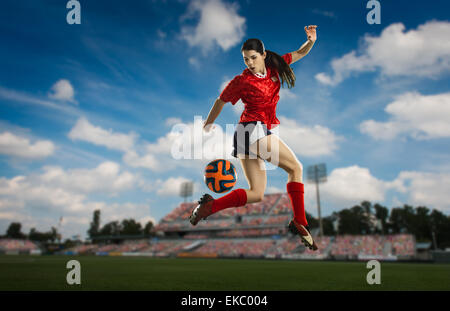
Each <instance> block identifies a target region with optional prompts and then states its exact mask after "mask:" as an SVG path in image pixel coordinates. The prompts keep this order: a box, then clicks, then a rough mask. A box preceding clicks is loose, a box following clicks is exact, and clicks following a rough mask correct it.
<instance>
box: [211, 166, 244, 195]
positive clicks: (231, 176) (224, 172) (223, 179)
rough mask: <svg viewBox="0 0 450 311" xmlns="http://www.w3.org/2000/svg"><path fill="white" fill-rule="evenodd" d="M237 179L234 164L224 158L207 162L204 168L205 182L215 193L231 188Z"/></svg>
mask: <svg viewBox="0 0 450 311" xmlns="http://www.w3.org/2000/svg"><path fill="white" fill-rule="evenodd" d="M236 181H237V174H236V169H235V168H234V165H233V164H232V163H231V162H230V161H228V160H224V159H217V160H214V161H212V162H209V163H208V165H207V166H206V168H205V184H206V186H208V188H209V189H210V190H211V191H213V192H215V193H223V192H227V191H229V190H231V189H232V188H233V187H234V185H235V184H236Z"/></svg>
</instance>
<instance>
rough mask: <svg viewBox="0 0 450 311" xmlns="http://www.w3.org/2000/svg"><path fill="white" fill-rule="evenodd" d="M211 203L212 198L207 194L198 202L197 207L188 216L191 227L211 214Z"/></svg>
mask: <svg viewBox="0 0 450 311" xmlns="http://www.w3.org/2000/svg"><path fill="white" fill-rule="evenodd" d="M213 201H214V198H213V197H212V196H210V195H209V194H207V193H205V194H204V195H203V197H202V198H201V199H200V200H199V201H198V204H199V205H197V207H196V208H194V209H193V210H192V214H191V216H189V221H190V222H191V224H192V225H193V226H195V225H196V224H197V223H198V222H199V221H200V220H202V219H206V217H208V216H209V215H211V214H212V213H213V212H212V208H211V207H212V203H213Z"/></svg>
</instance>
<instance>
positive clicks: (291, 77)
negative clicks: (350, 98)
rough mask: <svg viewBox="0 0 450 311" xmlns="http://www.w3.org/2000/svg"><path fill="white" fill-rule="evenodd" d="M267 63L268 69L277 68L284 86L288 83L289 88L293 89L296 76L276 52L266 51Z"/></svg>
mask: <svg viewBox="0 0 450 311" xmlns="http://www.w3.org/2000/svg"><path fill="white" fill-rule="evenodd" d="M266 53H267V54H266V59H265V63H266V66H267V67H271V68H275V69H276V70H277V71H278V74H279V75H280V78H281V84H282V85H284V82H286V84H287V86H288V88H292V87H293V86H294V85H295V74H294V72H293V71H292V68H291V66H289V65H288V64H287V63H286V61H285V60H284V58H283V57H281V56H280V55H278V54H277V53H275V52H272V51H269V50H266Z"/></svg>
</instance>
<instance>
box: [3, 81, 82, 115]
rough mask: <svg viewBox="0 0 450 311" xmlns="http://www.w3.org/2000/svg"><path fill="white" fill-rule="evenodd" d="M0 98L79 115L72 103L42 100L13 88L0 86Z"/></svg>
mask: <svg viewBox="0 0 450 311" xmlns="http://www.w3.org/2000/svg"><path fill="white" fill-rule="evenodd" d="M0 98H4V99H6V100H8V101H9V100H10V101H14V102H17V103H20V104H23V103H27V104H31V105H35V106H40V107H46V108H51V109H55V110H59V111H62V112H64V113H67V114H70V115H79V112H78V111H77V110H76V109H75V108H74V107H73V106H72V105H64V104H61V103H54V102H52V101H48V100H42V99H39V98H36V97H33V96H30V95H28V94H25V93H22V92H17V91H15V90H10V89H6V88H3V87H1V86H0Z"/></svg>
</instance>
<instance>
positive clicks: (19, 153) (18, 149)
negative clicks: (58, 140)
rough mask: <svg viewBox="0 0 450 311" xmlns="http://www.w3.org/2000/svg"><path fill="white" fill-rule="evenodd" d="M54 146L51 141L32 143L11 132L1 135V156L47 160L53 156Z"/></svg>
mask: <svg viewBox="0 0 450 311" xmlns="http://www.w3.org/2000/svg"><path fill="white" fill-rule="evenodd" d="M54 150H55V146H54V144H53V143H52V142H51V141H49V140H38V141H36V142H34V143H31V142H30V140H29V139H28V138H25V137H20V136H17V135H14V134H12V133H10V132H3V133H0V154H6V155H8V156H14V157H19V158H26V159H38V158H46V157H48V156H50V155H52V154H53V152H54Z"/></svg>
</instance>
